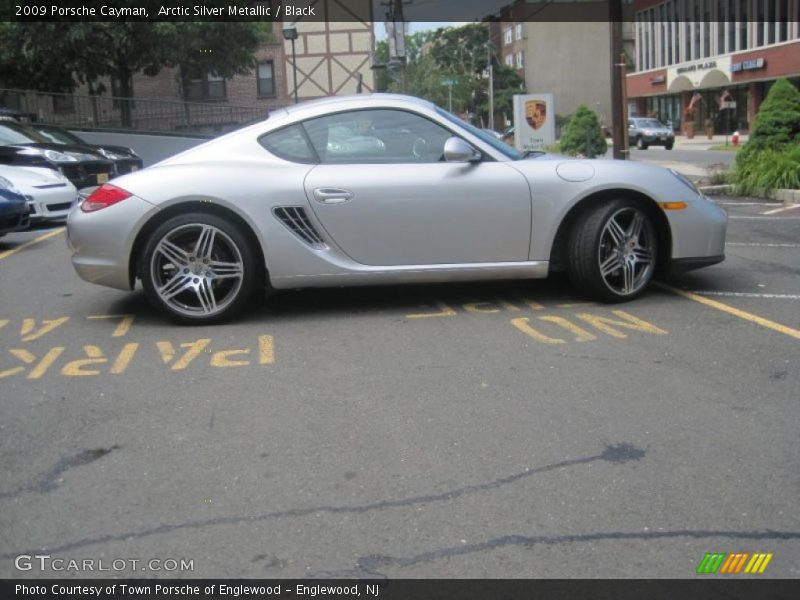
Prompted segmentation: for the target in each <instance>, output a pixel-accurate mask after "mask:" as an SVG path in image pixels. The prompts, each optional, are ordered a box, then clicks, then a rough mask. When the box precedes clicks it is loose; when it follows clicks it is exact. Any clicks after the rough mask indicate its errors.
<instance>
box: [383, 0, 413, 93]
mask: <svg viewBox="0 0 800 600" xmlns="http://www.w3.org/2000/svg"><path fill="white" fill-rule="evenodd" d="M410 2H411V0H387V1H386V2H382V4H383V5H384V6H388V10H387V11H386V23H387V25H386V27H387V33H389V59H390V62H391V61H392V60H397V61H399V63H400V78H401V82H402V86H403V88H402V89H403V92H404V93H405V92H406V90H407V89H408V60H407V57H406V43H405V33H406V28H405V17H404V16H403V4H408V3H410ZM389 23H391V24H392V25H391V31H389V27H390V26H389Z"/></svg>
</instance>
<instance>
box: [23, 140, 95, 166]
mask: <svg viewBox="0 0 800 600" xmlns="http://www.w3.org/2000/svg"><path fill="white" fill-rule="evenodd" d="M8 147H11V148H19V149H20V150H22V151H23V153H24V151H25V150H28V149H30V148H36V149H38V150H53V151H55V152H61V153H63V154H69V155H70V156H74V157H75V158H76V159H78V160H80V161H87V160H92V161H103V162H109V161H108V160H107V159H106V158H104V157H103V156H102V155H101V154H98V153H97V152H96V151H94V150H92V149H91V148H89V147H87V146H77V145H71V144H49V143H44V142H38V143H34V142H31V143H30V144H9V145H8Z"/></svg>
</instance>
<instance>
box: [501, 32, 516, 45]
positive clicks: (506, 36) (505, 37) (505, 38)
mask: <svg viewBox="0 0 800 600" xmlns="http://www.w3.org/2000/svg"><path fill="white" fill-rule="evenodd" d="M511 36H512V32H511V27H509V28H508V29H506V30H505V31H504V32H503V45H504V46H508V45H509V44H510V43H511V42H513V41H514V40H513V39H512V37H511Z"/></svg>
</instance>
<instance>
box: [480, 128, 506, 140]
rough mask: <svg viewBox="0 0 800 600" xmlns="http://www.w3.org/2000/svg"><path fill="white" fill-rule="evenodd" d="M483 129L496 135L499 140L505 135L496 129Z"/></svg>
mask: <svg viewBox="0 0 800 600" xmlns="http://www.w3.org/2000/svg"><path fill="white" fill-rule="evenodd" d="M482 131H485V132H486V133H488V134H489V135H493V136H494V137H496V138H497V139H498V140H502V139H503V138H504V137H505V134H502V133H500V132H498V131H495V130H494V129H488V128H484V129H482Z"/></svg>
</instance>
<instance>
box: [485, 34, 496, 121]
mask: <svg viewBox="0 0 800 600" xmlns="http://www.w3.org/2000/svg"><path fill="white" fill-rule="evenodd" d="M486 58H487V61H488V67H487V72H488V74H489V129H491V130H492V131H494V64H493V61H492V58H493V56H492V40H491V39H489V40H487V42H486Z"/></svg>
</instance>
